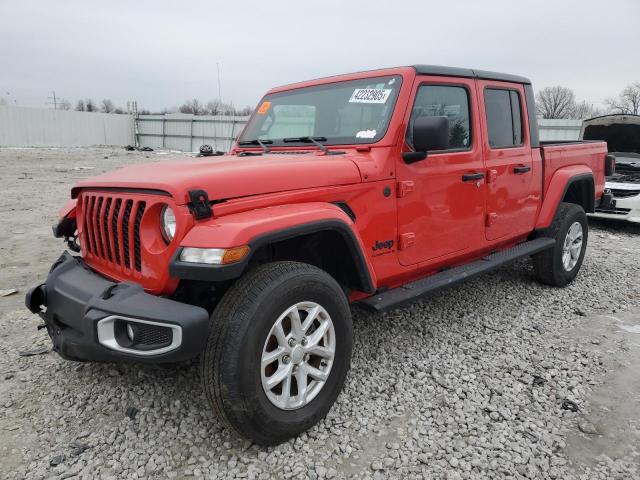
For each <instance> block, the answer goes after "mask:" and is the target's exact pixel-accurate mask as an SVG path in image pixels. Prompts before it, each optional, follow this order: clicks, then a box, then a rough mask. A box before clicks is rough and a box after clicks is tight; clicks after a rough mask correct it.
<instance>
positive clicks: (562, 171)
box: [536, 165, 595, 229]
mask: <svg viewBox="0 0 640 480" xmlns="http://www.w3.org/2000/svg"><path fill="white" fill-rule="evenodd" d="M587 176H588V177H591V178H592V179H593V171H592V170H591V169H590V168H589V167H587V166H586V165H572V166H570V167H563V168H559V169H558V170H556V171H555V173H554V174H553V176H552V177H551V180H550V181H549V187H548V188H547V190H546V192H545V194H544V200H543V202H542V207H541V208H540V214H539V215H538V222H537V223H536V229H543V228H547V227H548V226H549V225H551V222H552V221H553V217H554V216H555V214H556V210H558V205H560V202H562V199H563V198H564V194H565V193H566V191H567V188H568V187H569V184H570V183H571V181H572V179H576V177H580V178H584V177H587ZM594 194H595V192H594Z"/></svg>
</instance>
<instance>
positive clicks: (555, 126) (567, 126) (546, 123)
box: [538, 118, 582, 141]
mask: <svg viewBox="0 0 640 480" xmlns="http://www.w3.org/2000/svg"><path fill="white" fill-rule="evenodd" d="M580 127H582V120H564V119H563V120H545V119H541V118H539V119H538V128H539V130H540V140H543V141H551V140H578V138H579V137H580Z"/></svg>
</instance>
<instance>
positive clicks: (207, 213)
mask: <svg viewBox="0 0 640 480" xmlns="http://www.w3.org/2000/svg"><path fill="white" fill-rule="evenodd" d="M189 200H190V201H191V203H190V205H189V210H191V213H192V214H193V216H194V217H195V219H196V220H204V219H205V218H209V217H211V216H212V215H213V211H212V210H211V204H210V203H209V196H208V195H207V192H205V191H204V190H189Z"/></svg>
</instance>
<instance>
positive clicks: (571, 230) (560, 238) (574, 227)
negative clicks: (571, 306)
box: [533, 203, 589, 287]
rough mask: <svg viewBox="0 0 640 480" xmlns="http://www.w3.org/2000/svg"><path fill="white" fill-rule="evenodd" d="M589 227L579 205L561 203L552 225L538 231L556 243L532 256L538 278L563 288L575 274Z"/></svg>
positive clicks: (579, 265) (579, 264) (585, 244)
mask: <svg viewBox="0 0 640 480" xmlns="http://www.w3.org/2000/svg"><path fill="white" fill-rule="evenodd" d="M588 235H589V226H588V224H587V215H586V214H585V212H584V210H583V209H582V207H581V206H580V205H576V204H573V203H561V204H560V206H559V207H558V211H557V212H556V216H555V218H554V219H553V223H552V224H551V226H550V227H549V228H547V229H546V230H543V231H541V232H539V233H538V236H540V237H551V238H553V239H555V241H556V244H555V245H554V247H553V248H550V249H548V250H545V251H543V252H541V253H538V254H537V255H534V257H533V263H534V267H535V270H536V275H537V277H538V279H539V280H540V281H541V282H542V283H545V284H547V285H553V286H556V287H564V286H565V285H567V284H569V283H571V281H572V280H573V279H574V278H575V277H576V275H577V274H578V271H580V267H581V266H582V261H583V259H584V254H585V252H586V249H587V238H588Z"/></svg>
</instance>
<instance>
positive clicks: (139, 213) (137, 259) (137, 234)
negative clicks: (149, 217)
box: [133, 202, 146, 271]
mask: <svg viewBox="0 0 640 480" xmlns="http://www.w3.org/2000/svg"><path fill="white" fill-rule="evenodd" d="M145 206H146V205H145V203H144V202H140V203H139V204H138V211H137V212H136V222H135V228H134V229H133V246H134V255H135V263H136V270H137V271H140V270H142V258H141V256H140V222H141V221H142V214H143V213H144V208H145Z"/></svg>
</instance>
